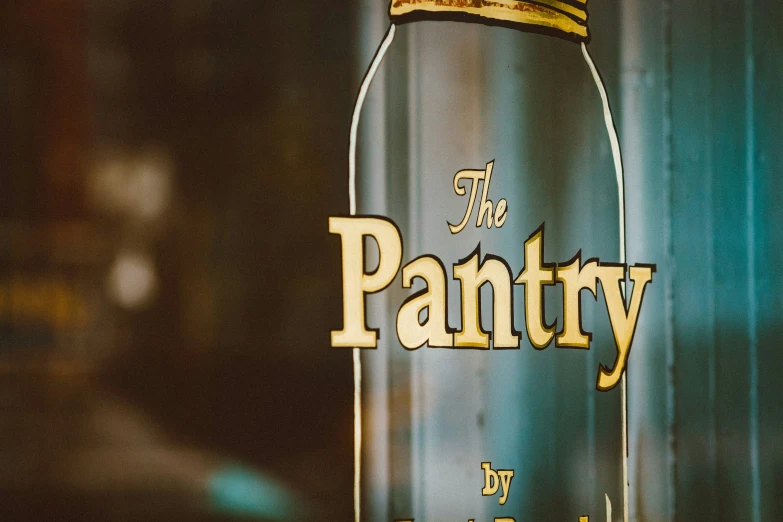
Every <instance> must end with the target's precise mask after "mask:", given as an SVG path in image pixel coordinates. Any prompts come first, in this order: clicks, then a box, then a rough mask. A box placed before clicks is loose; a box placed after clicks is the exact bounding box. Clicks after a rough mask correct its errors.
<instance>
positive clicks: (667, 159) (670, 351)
mask: <svg viewBox="0 0 783 522" xmlns="http://www.w3.org/2000/svg"><path fill="white" fill-rule="evenodd" d="M662 11H663V13H662V14H663V16H662V17H661V19H662V23H663V89H662V90H661V91H662V97H663V99H662V106H663V123H662V129H661V130H662V138H663V200H664V201H663V205H664V212H663V214H664V227H663V230H664V257H665V263H666V268H667V270H666V271H667V274H666V276H665V277H664V293H665V305H664V306H665V312H664V313H665V336H666V494H667V495H666V496H667V504H666V509H667V520H668V521H669V522H675V521H676V520H677V402H676V400H677V395H676V347H675V340H674V282H673V278H674V277H675V273H674V272H675V270H676V267H675V264H674V244H673V229H672V226H673V195H674V187H673V176H672V174H673V150H672V149H673V143H674V142H673V140H674V133H673V130H672V119H673V104H672V68H673V50H672V45H673V27H672V26H673V23H672V3H671V0H663V4H662Z"/></svg>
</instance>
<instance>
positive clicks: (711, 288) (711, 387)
mask: <svg viewBox="0 0 783 522" xmlns="http://www.w3.org/2000/svg"><path fill="white" fill-rule="evenodd" d="M710 16H711V24H710V32H709V46H710V49H714V45H713V35H714V32H713V30H712V21H713V20H714V16H715V14H714V9H713V10H711V12H710ZM714 57H715V54H714V52H713V54H711V55H710V59H709V60H708V63H707V67H708V72H707V74H708V76H709V78H710V81H709V82H708V84H707V89H708V91H707V100H714V98H713V96H714V94H715V93H714V90H713V82H712V78H713V73H714V71H713V67H712V64H713V60H714ZM713 103H714V102H713ZM713 118H714V110H713V106H712V105H711V106H710V107H709V110H708V111H707V115H706V127H707V128H706V132H705V136H708V137H709V138H708V139H710V140H711V138H712V137H713V136H714V121H713ZM713 144H714V142H713V141H709V142H708V143H707V146H706V147H705V149H706V151H705V170H706V182H705V189H704V192H705V199H706V201H707V205H708V206H707V215H706V222H707V225H706V226H705V237H706V239H707V271H708V273H707V279H708V281H709V284H708V285H707V321H708V324H709V327H710V339H709V342H710V346H709V353H708V354H707V408H708V411H707V422H708V432H707V455H708V459H709V462H708V463H707V464H708V469H709V474H710V476H709V486H710V487H711V488H712V489H711V499H710V509H711V511H710V515H715V516H717V513H718V506H717V495H716V488H717V473H718V418H717V415H718V414H717V394H718V390H717V383H718V354H717V343H716V321H715V316H716V311H715V306H716V305H715V283H716V275H715V216H714V213H713V212H714V199H715V179H714V178H715V164H714V157H713Z"/></svg>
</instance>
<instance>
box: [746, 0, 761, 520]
mask: <svg viewBox="0 0 783 522" xmlns="http://www.w3.org/2000/svg"><path fill="white" fill-rule="evenodd" d="M744 7H745V9H744V10H745V17H744V31H745V34H744V35H745V162H746V164H745V168H746V176H747V184H746V204H747V213H746V227H747V263H748V288H747V291H748V341H749V344H750V346H749V352H750V361H749V362H750V390H749V394H750V408H749V419H748V421H749V424H750V425H749V431H750V434H749V435H750V448H749V450H750V455H749V457H750V469H751V482H752V485H751V487H752V510H753V513H752V515H751V516H752V520H753V522H761V476H760V470H759V424H758V423H759V418H758V417H759V397H758V388H759V383H758V379H759V375H758V373H759V368H758V331H757V324H756V323H757V320H758V310H757V308H756V307H757V296H756V231H755V226H754V221H755V217H756V216H755V214H756V208H755V191H756V162H755V148H756V133H755V128H754V126H753V124H754V113H755V109H756V107H755V104H756V100H755V92H754V86H755V82H754V79H755V72H756V71H755V69H756V67H755V59H754V45H753V43H754V42H753V0H745V2H744Z"/></svg>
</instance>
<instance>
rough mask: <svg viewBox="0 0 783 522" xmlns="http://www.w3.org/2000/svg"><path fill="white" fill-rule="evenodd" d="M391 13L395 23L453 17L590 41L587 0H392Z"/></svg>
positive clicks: (584, 41) (582, 41)
mask: <svg viewBox="0 0 783 522" xmlns="http://www.w3.org/2000/svg"><path fill="white" fill-rule="evenodd" d="M389 16H390V18H391V21H392V23H395V24H403V23H408V22H416V21H421V20H451V21H458V22H471V23H481V24H485V25H500V26H505V27H511V28H514V29H519V30H521V31H527V32H533V33H542V34H547V35H550V36H556V37H558V38H563V39H566V40H570V41H572V42H576V43H588V42H589V41H590V32H589V30H588V28H587V0H391V5H390V8H389Z"/></svg>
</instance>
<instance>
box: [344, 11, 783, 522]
mask: <svg viewBox="0 0 783 522" xmlns="http://www.w3.org/2000/svg"><path fill="white" fill-rule="evenodd" d="M359 4H360V16H359V18H358V20H359V27H358V28H357V30H358V31H359V34H360V41H361V42H362V49H361V52H360V53H359V54H358V55H357V57H356V60H357V63H358V64H359V65H358V66H357V81H358V74H359V71H363V68H364V67H366V64H368V63H369V61H370V59H371V57H372V55H373V53H374V52H375V48H376V46H377V44H378V42H379V41H380V40H381V38H382V36H383V33H384V31H385V29H386V27H387V20H386V15H385V11H386V8H387V3H386V2H385V1H382V0H378V1H376V0H364V1H363V2H360V3H359ZM590 24H591V28H592V33H593V41H592V42H591V44H590V51H591V53H592V54H593V56H594V58H595V60H596V62H597V63H598V65H599V67H600V69H601V72H602V74H603V77H604V79H605V80H606V83H607V88H608V90H609V96H610V101H611V103H612V105H613V107H614V109H615V111H616V113H617V114H616V116H617V117H618V128H619V131H620V140H621V145H622V147H623V152H624V159H625V166H626V180H627V193H626V196H627V212H628V217H627V226H628V228H627V230H628V261H629V263H631V264H633V263H639V262H644V263H655V264H657V267H658V271H657V273H656V275H655V279H654V282H653V284H652V285H651V286H650V287H649V289H648V293H647V294H646V296H645V302H644V306H643V308H642V315H641V319H640V324H639V329H638V331H637V335H636V338H635V342H634V347H633V350H632V354H631V357H630V363H629V374H628V375H629V409H628V412H629V439H630V448H629V450H630V451H629V472H630V474H629V481H630V502H629V510H630V515H631V516H630V518H631V520H636V521H663V520H670V521H674V520H683V521H689V520H726V521H729V520H732V521H736V520H749V521H751V520H752V521H768V520H769V521H772V520H783V501H781V500H780V499H778V498H777V497H776V495H775V492H776V491H777V490H778V489H779V487H780V485H781V480H783V466H782V465H781V464H780V462H781V448H783V425H782V424H783V413H782V412H781V404H780V399H779V397H780V392H781V386H780V384H779V381H778V377H777V373H778V371H780V370H781V369H783V364H782V363H783V357H782V356H781V355H779V354H778V350H777V349H776V348H777V345H778V342H777V339H778V338H780V335H779V333H780V332H779V330H780V328H781V327H780V326H779V324H780V323H781V320H783V300H781V297H780V296H781V295H783V294H782V293H781V288H780V287H781V284H782V283H783V281H782V280H781V278H782V277H783V271H781V270H780V269H779V268H778V267H777V264H776V263H775V261H776V260H775V256H776V254H777V252H780V251H783V250H781V247H782V246H783V245H781V244H780V243H781V240H783V231H781V224H782V223H783V221H781V215H780V213H781V210H779V209H780V208H781V206H780V199H781V197H783V187H781V181H780V172H781V165H780V161H781V152H780V150H781V147H780V146H779V141H780V134H781V132H783V121H781V120H782V116H783V104H781V102H782V101H783V97H781V95H780V93H779V91H778V88H779V85H781V80H782V79H783V78H781V73H782V72H783V59H782V58H781V54H780V51H781V48H783V37H781V36H780V27H782V26H783V7H781V6H780V5H779V4H778V3H776V2H772V1H759V0H757V1H752V0H746V1H744V2H743V1H737V0H726V1H721V2H709V1H707V0H684V1H680V2H674V1H672V0H625V1H623V2H599V1H598V0H593V1H592V2H591V5H590ZM359 151H360V167H359V179H360V201H359V206H360V213H374V214H384V215H388V216H390V217H392V218H393V219H394V220H395V221H396V222H397V223H398V225H400V228H401V230H402V232H403V236H404V238H405V248H406V251H405V254H404V260H403V262H407V261H409V260H411V259H413V258H415V257H416V256H417V255H419V254H422V253H430V252H434V253H437V254H438V255H440V256H441V258H442V259H444V262H446V263H447V265H448V264H450V263H452V262H455V261H456V260H457V259H460V258H462V257H464V256H465V255H467V254H468V253H469V252H470V251H471V250H472V249H473V248H474V247H475V245H476V243H477V242H478V241H479V240H480V241H481V245H482V252H494V253H498V254H500V255H503V256H504V257H506V259H507V260H508V261H509V263H510V264H511V265H512V267H513V268H514V269H515V270H516V269H517V268H518V267H521V265H522V257H521V254H522V250H521V245H522V243H523V242H524V240H525V239H526V238H527V237H528V235H529V234H530V233H531V232H532V231H533V230H534V229H535V228H537V226H538V225H539V224H540V223H541V222H545V223H546V231H547V232H546V233H547V237H546V260H547V261H553V262H554V261H565V260H567V259H570V258H571V257H572V256H573V254H574V253H575V252H576V251H577V250H578V249H582V251H583V259H586V258H589V257H593V256H596V257H600V258H601V259H602V260H606V261H616V260H617V259H618V256H619V255H618V249H619V242H618V239H617V235H618V230H617V225H616V222H617V208H616V197H617V196H616V187H615V182H614V173H613V171H612V164H611V155H610V152H609V144H608V139H607V137H606V133H605V130H604V128H603V121H602V114H601V107H600V100H599V97H598V93H597V91H596V89H595V85H594V84H593V83H592V79H591V78H590V75H589V72H588V70H587V66H586V65H585V64H584V62H583V61H582V57H581V53H580V51H579V49H578V47H576V46H575V45H574V44H571V43H567V42H561V41H558V40H553V39H550V38H545V37H542V36H538V35H529V34H522V33H518V32H514V31H511V30H508V29H501V28H490V27H483V26H476V25H464V24H454V23H420V24H414V25H408V26H402V27H400V28H399V30H398V35H397V38H396V41H395V43H394V44H393V46H392V49H391V51H390V53H389V55H388V57H387V60H386V62H385V63H384V65H383V66H382V68H381V73H380V75H379V76H378V78H377V79H376V81H375V83H374V84H373V87H372V89H371V91H370V97H369V98H368V103H367V105H366V107H365V112H364V114H363V116H362V128H361V132H360V141H359ZM491 159H495V161H496V169H497V170H496V171H495V172H496V174H495V176H497V178H496V181H493V185H492V187H493V188H492V190H493V191H498V193H501V194H503V195H504V196H506V195H508V198H509V204H510V209H511V210H510V217H509V221H508V224H507V225H506V226H505V228H504V229H503V231H502V233H499V234H495V235H492V234H487V233H484V232H481V233H479V232H471V233H467V232H466V234H465V235H466V237H461V236H460V237H459V239H458V240H455V239H454V238H451V237H448V234H447V232H446V230H445V225H444V226H442V227H441V223H440V221H444V223H445V219H446V217H447V216H448V217H451V216H452V215H457V214H459V213H460V211H461V209H462V206H461V202H460V201H456V202H455V201H453V200H456V199H457V198H456V197H452V198H441V197H440V195H441V194H449V192H448V191H449V190H450V183H451V176H453V174H454V172H456V170H458V169H459V168H476V167H480V166H481V165H483V164H484V163H485V162H486V161H488V160H491ZM498 173H500V174H498ZM441 228H442V229H443V230H441ZM468 235H469V236H470V237H467V236H468ZM399 286H400V285H399V282H397V283H395V285H394V288H395V289H394V290H391V291H388V292H386V293H385V294H384V296H383V297H377V298H375V297H374V299H373V300H372V301H371V302H370V306H371V308H372V315H371V320H370V323H371V324H373V325H375V324H378V325H380V327H381V330H382V331H384V332H386V333H387V335H386V336H385V337H384V336H383V335H382V338H381V345H380V346H379V350H377V351H373V352H369V351H365V352H364V353H363V357H364V361H365V382H366V387H365V396H364V398H365V406H366V411H367V415H366V417H365V436H366V440H367V444H366V448H365V456H366V462H367V465H366V469H365V489H364V494H365V505H366V508H365V513H366V514H367V519H368V520H392V519H393V518H395V517H397V518H399V517H406V516H411V517H414V516H415V517H416V518H417V519H420V520H452V519H454V520H461V519H467V518H475V519H476V520H489V519H491V517H495V516H514V517H516V519H517V520H576V517H577V516H578V515H580V514H590V515H591V518H593V517H595V518H596V519H603V518H604V515H603V512H604V495H605V494H606V495H608V496H609V497H610V498H611V500H612V502H613V505H614V517H613V518H614V519H615V520H620V519H621V518H622V478H621V470H620V455H621V451H620V400H619V388H618V389H616V390H614V391H612V392H609V393H598V392H595V391H594V389H593V388H594V382H595V370H596V368H597V364H598V362H603V363H604V364H608V363H610V362H611V361H612V358H613V354H614V347H613V343H612V337H611V331H610V330H609V328H608V322H607V320H606V316H605V307H604V305H603V303H602V297H601V296H600V293H599V299H598V302H597V303H594V302H593V301H592V299H588V300H585V299H583V303H584V306H585V316H584V322H585V327H586V329H587V330H590V331H593V332H594V343H593V346H592V349H591V350H590V351H589V352H587V353H583V352H581V351H578V353H575V352H577V351H573V350H561V349H556V348H555V347H554V346H551V347H550V348H547V349H546V350H544V351H543V352H536V351H534V350H533V349H532V348H531V347H530V346H529V344H528V343H527V340H523V343H522V346H521V349H520V350H519V351H512V352H505V353H501V352H488V353H480V354H470V355H468V354H458V355H456V356H455V355H453V354H445V355H444V354H443V353H442V352H438V351H431V352H428V351H427V350H426V349H422V350H420V351H419V352H415V353H409V352H406V351H405V350H403V349H402V348H401V347H400V346H399V344H398V343H397V341H396V338H395V336H394V333H393V332H394V317H395V314H396V310H397V308H398V306H399V303H400V302H401V300H402V299H403V297H404V295H406V294H405V293H404V292H403V291H402V289H401V288H399ZM452 294H455V295H450V298H451V299H452V300H453V299H455V298H456V294H457V293H456V292H452ZM550 297H551V299H550ZM454 305H455V306H450V308H455V307H456V308H457V310H458V302H456V303H454ZM547 306H548V314H549V317H552V318H554V317H555V316H557V311H558V310H559V307H560V306H561V305H560V303H559V301H558V297H557V295H556V293H552V294H551V295H550V294H547ZM450 311H451V310H450ZM487 313H488V314H489V315H491V310H487ZM516 316H517V317H516V324H517V328H518V329H520V327H521V325H522V323H523V312H522V307H521V306H518V307H517V309H516ZM458 320H459V316H458V315H456V316H452V318H451V324H452V325H455V324H457V325H458ZM484 460H491V461H492V462H493V463H495V462H497V463H498V465H499V466H503V467H511V468H514V469H515V470H517V474H516V475H515V479H514V480H515V482H514V486H513V492H512V494H511V496H510V499H509V502H508V503H507V504H506V505H505V506H502V507H501V506H498V504H497V501H496V499H486V498H482V497H481V495H480V487H481V479H482V477H481V470H480V468H479V464H480V462H481V461H484Z"/></svg>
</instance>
